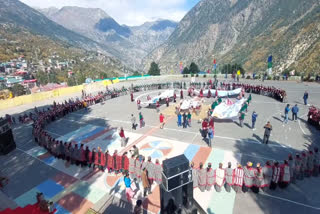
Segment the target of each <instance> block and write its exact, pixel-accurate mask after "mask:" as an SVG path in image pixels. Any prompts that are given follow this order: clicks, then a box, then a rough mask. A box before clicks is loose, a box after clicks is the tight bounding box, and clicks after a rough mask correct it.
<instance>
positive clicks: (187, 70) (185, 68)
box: [182, 67, 190, 74]
mask: <svg viewBox="0 0 320 214" xmlns="http://www.w3.org/2000/svg"><path fill="white" fill-rule="evenodd" d="M182 74H190V71H189V69H188V68H187V67H184V69H183V71H182Z"/></svg>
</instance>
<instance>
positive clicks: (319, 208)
mask: <svg viewBox="0 0 320 214" xmlns="http://www.w3.org/2000/svg"><path fill="white" fill-rule="evenodd" d="M259 195H264V196H267V197H270V198H275V199H278V200H282V201H286V202H289V203H293V204H296V205H299V206H303V207H307V208H311V209H315V210H320V207H314V206H311V205H308V204H304V203H300V202H296V201H292V200H289V199H286V198H281V197H278V196H274V195H269V194H267V193H264V192H262V193H259Z"/></svg>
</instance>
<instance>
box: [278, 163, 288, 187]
mask: <svg viewBox="0 0 320 214" xmlns="http://www.w3.org/2000/svg"><path fill="white" fill-rule="evenodd" d="M289 182H290V167H289V164H288V161H287V160H284V162H283V164H281V165H280V182H279V187H280V188H282V189H284V188H286V187H287V186H288V185H289Z"/></svg>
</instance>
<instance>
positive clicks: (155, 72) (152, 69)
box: [148, 62, 160, 76]
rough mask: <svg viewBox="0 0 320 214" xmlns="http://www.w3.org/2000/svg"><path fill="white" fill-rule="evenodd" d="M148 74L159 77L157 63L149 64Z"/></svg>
mask: <svg viewBox="0 0 320 214" xmlns="http://www.w3.org/2000/svg"><path fill="white" fill-rule="evenodd" d="M148 74H149V75H151V76H159V75H160V69H159V66H158V64H157V63H155V62H152V63H151V65H150V69H149V71H148Z"/></svg>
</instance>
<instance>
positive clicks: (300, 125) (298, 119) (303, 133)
mask: <svg viewBox="0 0 320 214" xmlns="http://www.w3.org/2000/svg"><path fill="white" fill-rule="evenodd" d="M298 123H299V127H300V130H301V131H302V133H303V134H304V135H306V134H307V133H306V132H305V131H304V130H303V128H302V127H301V123H300V119H298Z"/></svg>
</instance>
